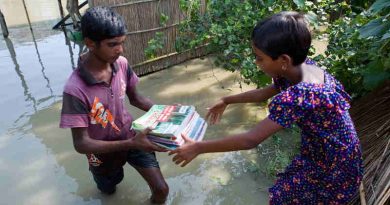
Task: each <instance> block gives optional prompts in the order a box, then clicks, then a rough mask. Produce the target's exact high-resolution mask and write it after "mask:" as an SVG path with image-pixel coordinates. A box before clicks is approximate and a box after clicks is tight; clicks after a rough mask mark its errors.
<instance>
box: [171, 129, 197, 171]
mask: <svg viewBox="0 0 390 205" xmlns="http://www.w3.org/2000/svg"><path fill="white" fill-rule="evenodd" d="M181 136H182V137H183V139H184V141H185V143H184V144H183V145H182V146H180V147H178V148H176V149H175V150H173V151H170V152H169V153H168V155H173V154H176V155H175V156H174V157H173V158H172V161H173V162H175V163H176V164H177V165H180V164H181V163H182V164H181V165H180V166H181V167H184V166H186V165H187V164H188V163H190V162H191V161H192V160H193V159H194V158H195V157H196V156H198V155H199V151H198V147H197V144H196V142H195V141H194V140H192V139H191V138H189V137H187V136H185V135H183V134H182V135H181Z"/></svg>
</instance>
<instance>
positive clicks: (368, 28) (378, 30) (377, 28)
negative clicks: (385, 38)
mask: <svg viewBox="0 0 390 205" xmlns="http://www.w3.org/2000/svg"><path fill="white" fill-rule="evenodd" d="M383 20H384V19H383V17H382V18H379V19H374V20H372V21H370V22H368V23H367V24H366V25H364V26H363V27H361V28H360V29H359V33H360V35H359V38H367V37H370V36H381V35H383V34H384V33H385V32H386V31H388V29H389V28H390V21H383Z"/></svg>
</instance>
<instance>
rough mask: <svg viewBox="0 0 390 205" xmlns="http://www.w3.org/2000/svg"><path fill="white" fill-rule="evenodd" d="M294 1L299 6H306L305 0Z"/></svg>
mask: <svg viewBox="0 0 390 205" xmlns="http://www.w3.org/2000/svg"><path fill="white" fill-rule="evenodd" d="M294 3H295V5H297V6H298V8H302V7H304V6H305V0H294Z"/></svg>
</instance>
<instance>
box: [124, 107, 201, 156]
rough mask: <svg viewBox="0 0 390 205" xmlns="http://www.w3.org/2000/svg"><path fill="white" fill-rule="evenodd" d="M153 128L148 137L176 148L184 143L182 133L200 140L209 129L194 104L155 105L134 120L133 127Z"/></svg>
mask: <svg viewBox="0 0 390 205" xmlns="http://www.w3.org/2000/svg"><path fill="white" fill-rule="evenodd" d="M147 127H150V128H151V129H152V130H151V132H150V133H149V135H148V139H149V140H151V141H152V142H154V143H155V144H157V145H159V146H161V147H165V148H167V149H170V150H172V149H176V148H177V147H178V146H180V145H182V144H183V143H184V139H183V138H182V136H181V135H182V134H185V135H186V136H188V137H190V138H191V139H193V140H195V141H200V140H202V139H203V136H204V134H205V132H206V129H207V123H206V121H205V120H204V119H202V118H201V117H200V116H199V114H198V113H197V112H196V111H195V107H194V106H187V105H154V106H152V108H151V109H150V110H149V111H148V112H146V113H145V114H144V115H143V116H141V117H140V118H138V119H136V120H134V121H133V124H132V128H133V129H135V130H139V131H141V130H144V129H146V128H147Z"/></svg>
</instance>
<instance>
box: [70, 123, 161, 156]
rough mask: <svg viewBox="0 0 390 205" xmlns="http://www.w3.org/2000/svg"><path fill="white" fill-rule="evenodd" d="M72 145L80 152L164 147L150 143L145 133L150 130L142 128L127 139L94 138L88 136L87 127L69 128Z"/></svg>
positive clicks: (145, 149)
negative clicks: (108, 139) (106, 139)
mask: <svg viewBox="0 0 390 205" xmlns="http://www.w3.org/2000/svg"><path fill="white" fill-rule="evenodd" d="M71 130H72V137H73V145H74V148H75V149H76V151H77V152H79V153H81V154H89V153H94V154H99V153H108V152H117V151H125V150H129V149H140V150H144V151H148V152H150V151H160V152H161V151H165V150H164V149H162V148H160V147H158V146H156V145H154V144H152V143H151V142H150V141H149V140H148V139H147V138H146V134H147V133H148V132H149V131H150V130H144V131H142V132H139V133H137V135H136V136H135V137H133V138H131V139H127V140H117V141H103V140H95V139H92V138H90V137H89V135H88V132H87V128H85V127H79V128H71Z"/></svg>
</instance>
